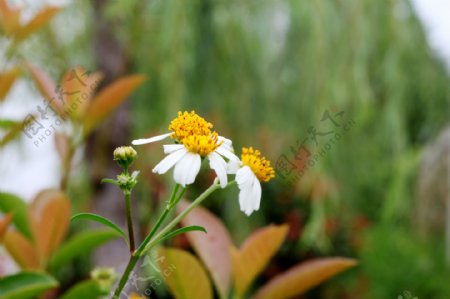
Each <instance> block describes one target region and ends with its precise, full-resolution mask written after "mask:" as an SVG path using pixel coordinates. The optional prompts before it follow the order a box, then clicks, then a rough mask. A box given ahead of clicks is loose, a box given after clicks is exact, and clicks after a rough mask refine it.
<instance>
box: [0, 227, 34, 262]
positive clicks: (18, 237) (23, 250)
mask: <svg viewBox="0 0 450 299" xmlns="http://www.w3.org/2000/svg"><path fill="white" fill-rule="evenodd" d="M3 245H4V246H5V248H6V250H8V252H9V254H10V255H11V257H12V258H13V259H14V261H15V262H16V263H17V264H18V265H19V266H20V267H21V268H22V269H26V270H36V269H40V268H41V264H40V261H39V256H38V253H37V251H36V249H35V247H34V244H32V243H31V241H30V240H28V239H27V238H25V236H24V235H22V234H21V233H19V232H17V231H13V230H9V231H7V232H6V234H5V237H4V238H3Z"/></svg>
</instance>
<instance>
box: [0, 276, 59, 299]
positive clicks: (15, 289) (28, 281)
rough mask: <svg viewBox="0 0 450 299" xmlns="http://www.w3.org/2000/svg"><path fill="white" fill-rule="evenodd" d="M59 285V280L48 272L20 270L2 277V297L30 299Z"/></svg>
mask: <svg viewBox="0 0 450 299" xmlns="http://www.w3.org/2000/svg"><path fill="white" fill-rule="evenodd" d="M57 286H58V282H57V281H56V280H55V279H54V278H53V277H51V276H49V275H47V274H43V273H37V272H20V273H18V274H15V275H11V276H6V277H4V278H2V279H0V298H1V299H30V298H34V297H36V296H38V295H40V294H41V293H43V292H44V291H46V290H49V289H51V288H55V287H57Z"/></svg>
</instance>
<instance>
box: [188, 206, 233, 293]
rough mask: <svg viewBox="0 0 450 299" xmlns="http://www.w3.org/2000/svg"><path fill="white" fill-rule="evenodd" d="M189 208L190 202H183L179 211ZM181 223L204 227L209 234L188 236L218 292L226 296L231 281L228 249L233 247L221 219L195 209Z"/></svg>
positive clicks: (189, 234) (201, 233)
mask: <svg viewBox="0 0 450 299" xmlns="http://www.w3.org/2000/svg"><path fill="white" fill-rule="evenodd" d="M187 206H188V202H186V201H182V202H181V203H180V205H179V211H180V212H181V211H182V210H183V209H185V208H186V207H187ZM181 223H182V224H183V226H191V225H199V226H203V227H204V228H205V229H206V231H207V232H208V233H207V234H205V233H203V232H190V233H187V234H186V235H187V238H188V239H189V242H190V243H191V244H192V247H194V249H195V252H196V253H197V254H198V255H199V256H200V258H201V259H202V261H203V262H204V263H205V266H206V268H207V269H208V270H209V272H210V273H211V276H212V279H213V281H214V284H215V285H216V288H217V290H218V291H219V292H220V293H221V294H222V295H224V296H226V295H227V294H228V291H229V287H230V279H231V256H230V252H229V250H228V249H229V248H230V246H231V245H232V242H231V238H230V235H229V234H228V231H227V229H226V228H225V226H224V225H223V223H222V222H221V221H220V219H219V218H217V217H216V216H215V215H214V214H212V213H211V212H209V211H208V210H207V209H204V208H202V207H196V208H195V209H193V210H192V212H190V213H189V214H188V215H187V216H186V217H185V218H184V219H183V220H182V221H181Z"/></svg>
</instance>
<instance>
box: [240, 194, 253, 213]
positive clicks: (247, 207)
mask: <svg viewBox="0 0 450 299" xmlns="http://www.w3.org/2000/svg"><path fill="white" fill-rule="evenodd" d="M251 194H252V188H244V189H241V191H240V192H239V205H240V207H241V211H242V212H244V213H245V215H247V216H250V214H251V213H252V212H253V207H252V203H251Z"/></svg>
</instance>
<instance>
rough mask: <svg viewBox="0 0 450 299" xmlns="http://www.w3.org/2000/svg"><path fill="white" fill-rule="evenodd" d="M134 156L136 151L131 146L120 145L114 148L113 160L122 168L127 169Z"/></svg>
mask: <svg viewBox="0 0 450 299" xmlns="http://www.w3.org/2000/svg"><path fill="white" fill-rule="evenodd" d="M136 157H137V152H136V151H135V150H134V148H132V147H131V146H120V147H118V148H116V149H115V150H114V160H115V161H116V162H117V164H119V166H120V167H122V168H123V169H128V167H129V166H130V165H131V164H132V163H133V161H134V159H136Z"/></svg>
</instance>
